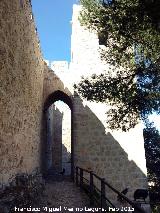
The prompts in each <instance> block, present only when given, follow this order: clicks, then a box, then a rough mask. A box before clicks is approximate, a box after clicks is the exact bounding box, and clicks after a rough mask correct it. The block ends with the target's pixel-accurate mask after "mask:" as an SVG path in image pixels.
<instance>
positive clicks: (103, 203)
mask: <svg viewBox="0 0 160 213" xmlns="http://www.w3.org/2000/svg"><path fill="white" fill-rule="evenodd" d="M104 181H105V179H104V178H102V179H101V212H102V208H103V207H104V208H105V202H106V200H105V195H106V192H105V183H104Z"/></svg>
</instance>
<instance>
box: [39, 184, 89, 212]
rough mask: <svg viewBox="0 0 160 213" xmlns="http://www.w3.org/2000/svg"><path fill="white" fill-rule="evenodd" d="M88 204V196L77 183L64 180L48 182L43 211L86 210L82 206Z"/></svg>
mask: <svg viewBox="0 0 160 213" xmlns="http://www.w3.org/2000/svg"><path fill="white" fill-rule="evenodd" d="M88 205H89V199H88V196H87V195H86V194H85V193H84V192H82V191H80V189H79V188H77V187H76V186H75V183H73V182H71V181H69V180H64V181H61V182H51V183H47V184H46V189H45V191H44V195H43V207H41V212H62V213H63V212H85V211H82V208H83V209H84V208H85V207H87V206H88ZM55 208H57V211H56V209H55ZM78 208H79V209H78Z"/></svg>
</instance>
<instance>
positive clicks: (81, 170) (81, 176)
mask: <svg viewBox="0 0 160 213" xmlns="http://www.w3.org/2000/svg"><path fill="white" fill-rule="evenodd" d="M82 187H83V169H82V168H80V188H82Z"/></svg>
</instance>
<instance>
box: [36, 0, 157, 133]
mask: <svg viewBox="0 0 160 213" xmlns="http://www.w3.org/2000/svg"><path fill="white" fill-rule="evenodd" d="M76 3H78V0H32V10H33V15H34V19H35V22H36V27H37V30H38V35H39V38H40V44H41V49H42V53H43V57H44V59H45V60H49V61H63V60H66V61H68V62H70V55H71V54H70V49H71V23H70V22H71V20H72V7H73V4H76ZM150 118H151V119H150V120H153V121H154V122H155V126H156V127H157V128H158V130H159V131H160V125H159V124H160V116H157V115H155V114H154V115H152V116H151V117H150Z"/></svg>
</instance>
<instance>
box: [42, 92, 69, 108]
mask: <svg viewBox="0 0 160 213" xmlns="http://www.w3.org/2000/svg"><path fill="white" fill-rule="evenodd" d="M59 100H60V101H63V102H64V103H66V104H67V105H68V106H69V108H70V109H71V111H72V109H73V104H72V99H71V97H70V96H68V95H67V94H66V93H64V92H62V91H60V90H57V91H55V92H53V93H52V94H50V95H49V96H48V98H47V100H46V101H45V104H44V110H47V109H48V107H49V106H50V105H52V104H53V103H54V102H56V101H59Z"/></svg>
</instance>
